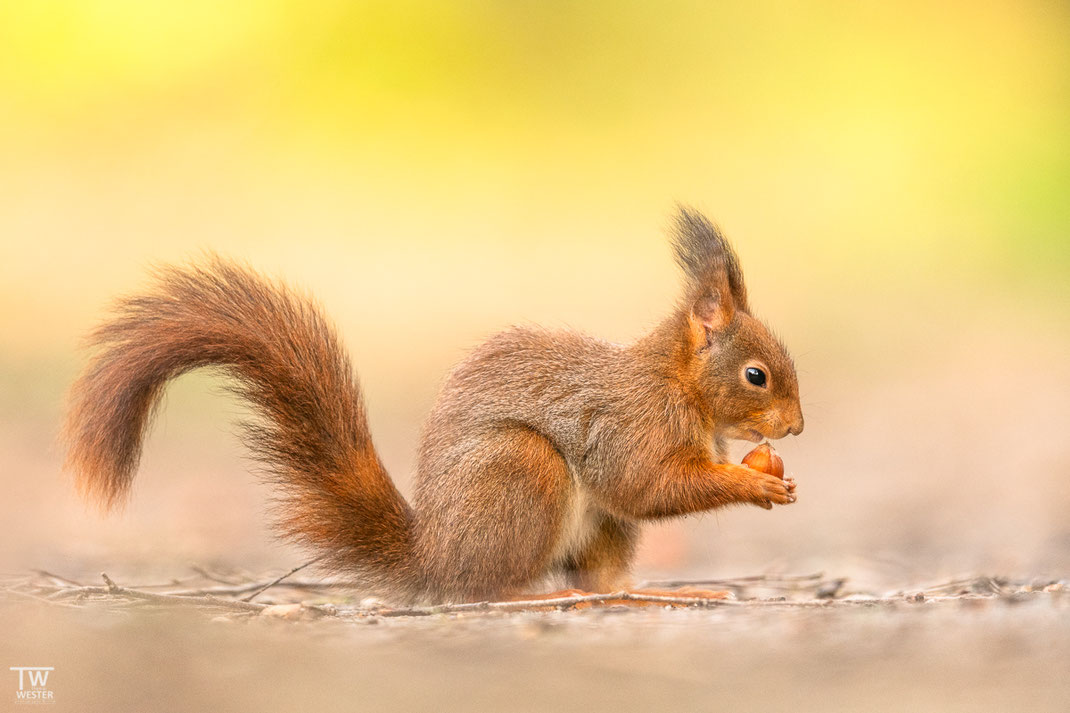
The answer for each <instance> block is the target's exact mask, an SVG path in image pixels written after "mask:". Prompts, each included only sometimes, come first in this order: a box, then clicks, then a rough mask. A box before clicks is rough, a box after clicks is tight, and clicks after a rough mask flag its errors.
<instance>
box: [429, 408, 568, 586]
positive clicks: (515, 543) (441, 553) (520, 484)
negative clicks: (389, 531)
mask: <svg viewBox="0 0 1070 713" xmlns="http://www.w3.org/2000/svg"><path fill="white" fill-rule="evenodd" d="M451 450H452V451H453V455H455V456H457V457H456V458H454V459H445V460H451V461H452V463H451V466H452V467H450V468H449V472H448V482H449V487H448V488H443V489H437V492H436V493H435V495H437V497H432V498H430V499H431V500H433V501H434V502H428V503H427V507H426V508H424V507H422V508H421V512H420V515H421V520H422V522H421V527H420V529H421V534H422V536H421V537H420V540H421V542H420V546H421V549H422V553H423V559H424V561H425V563H426V566H425V571H426V572H427V574H428V577H429V585H430V589H431V590H433V591H435V592H437V593H438V595H439V596H440V597H442V598H444V599H447V600H452V601H481V600H487V599H501V598H503V597H508V596H510V595H513V594H518V593H520V592H523V591H525V590H527V591H530V588H531V587H532V586H533V585H534V584H535V583H536V582H538V581H539V580H540V579H541V578H542V577H544V576H545V575H546V574H547V572H548V570H549V569H550V564H551V561H550V560H551V557H552V550H553V547H554V545H555V543H556V540H557V537H558V535H559V531H560V528H561V521H562V517H563V514H564V511H565V507H566V505H567V498H568V493H569V488H570V487H571V485H570V478H569V473H568V467H567V466H566V464H565V461H564V459H563V458H562V457H561V454H560V453H558V452H557V450H556V449H555V448H554V447H553V446H552V445H551V444H550V442H549V441H547V440H546V438H545V437H543V436H542V435H541V434H539V433H537V432H536V431H534V430H532V429H529V428H526V427H524V426H517V425H509V426H502V427H499V428H496V429H494V430H492V431H490V432H489V433H487V432H484V433H482V434H480V435H479V437H477V438H471V439H464V440H463V441H461V442H458V443H455V444H453V446H452V448H451ZM444 480H445V479H444ZM443 499H445V502H443ZM458 500H459V501H464V502H456V501H458ZM459 513H463V517H459V516H458V514H459Z"/></svg>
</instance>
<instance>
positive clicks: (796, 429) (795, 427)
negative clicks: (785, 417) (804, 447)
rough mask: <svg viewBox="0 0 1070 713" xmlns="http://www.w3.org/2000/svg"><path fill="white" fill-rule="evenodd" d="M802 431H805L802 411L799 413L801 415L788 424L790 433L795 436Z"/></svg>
mask: <svg viewBox="0 0 1070 713" xmlns="http://www.w3.org/2000/svg"><path fill="white" fill-rule="evenodd" d="M802 432H803V416H802V412H800V413H799V417H798V418H796V419H795V421H793V422H792V423H791V424H790V425H789V426H788V433H790V434H791V435H793V436H797V435H799V434H800V433H802Z"/></svg>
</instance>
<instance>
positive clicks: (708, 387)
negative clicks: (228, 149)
mask: <svg viewBox="0 0 1070 713" xmlns="http://www.w3.org/2000/svg"><path fill="white" fill-rule="evenodd" d="M674 248H675V251H676V256H677V260H678V261H679V263H680V264H681V266H682V267H683V269H684V272H685V276H686V283H685V291H684V298H683V300H682V302H681V303H680V305H679V307H677V309H676V310H674V311H673V312H672V313H671V314H670V316H669V317H668V318H667V319H666V320H665V321H664V322H663V323H662V324H661V325H660V326H659V327H658V328H656V329H655V330H654V331H653V332H652V333H651V334H649V335H648V336H647V337H645V338H643V339H641V340H639V341H638V342H636V343H635V344H632V345H630V346H620V345H615V344H610V343H607V342H604V341H601V340H598V339H594V338H592V337H588V336H585V335H582V334H577V333H573V332H551V331H543V330H539V329H519V328H514V329H511V330H507V331H505V332H503V333H501V334H498V335H496V336H494V337H492V338H491V339H489V340H488V341H487V342H486V343H484V344H483V345H482V346H480V347H478V348H477V349H476V350H475V351H474V352H473V353H472V354H471V355H470V356H469V357H468V358H467V359H465V360H464V361H463V362H462V363H461V364H460V365H458V366H457V367H456V369H454V371H453V372H452V373H451V375H450V377H449V379H448V380H447V382H446V385H445V386H444V388H443V389H442V392H441V394H440V396H439V398H438V400H437V402H436V404H435V406H434V408H433V409H432V412H431V414H430V416H429V417H428V420H427V423H426V426H425V429H424V433H423V438H422V443H421V446H420V452H419V459H418V465H417V473H416V490H415V497H414V500H413V505H412V506H410V505H409V504H408V503H406V502H405V500H404V499H403V498H402V497H401V495H400V494H399V493H398V491H397V489H396V488H395V487H394V484H393V482H392V481H391V480H390V478H389V476H388V475H387V473H386V471H385V470H384V468H383V466H382V463H380V461H379V459H378V456H377V455H376V452H375V448H374V446H373V444H372V442H371V437H370V435H369V431H368V424H367V419H366V416H365V413H364V406H363V401H362V397H361V393H360V387H359V385H358V383H357V380H356V377H355V376H354V374H353V372H352V369H351V368H350V365H349V360H348V357H347V356H346V353H345V351H344V350H343V348H342V346H341V345H340V344H339V342H338V339H337V337H336V336H335V333H334V331H333V329H332V328H331V326H330V325H329V324H328V323H327V321H326V320H325V319H324V318H323V316H322V315H321V314H320V312H319V310H318V309H317V308H316V306H315V305H314V304H313V303H312V302H311V301H310V300H309V299H307V298H305V297H303V296H300V295H297V294H295V293H294V292H292V291H290V290H289V289H287V288H286V287H284V286H282V285H279V284H276V283H274V282H271V281H268V280H265V279H264V278H262V277H260V276H259V275H257V274H256V273H254V272H252V271H250V270H247V269H244V268H241V267H238V266H236V265H234V264H232V263H229V262H226V261H223V260H220V259H213V260H211V261H209V262H208V263H207V264H204V265H201V266H194V267H189V268H170V269H167V270H164V271H162V272H161V273H160V274H159V275H158V276H157V284H156V288H155V289H154V290H153V291H151V292H148V293H146V294H143V295H139V296H135V297H130V298H127V299H125V300H123V301H121V302H120V303H119V305H118V309H117V313H116V315H115V316H114V317H113V318H112V319H111V320H110V321H108V322H105V323H104V324H103V326H101V327H100V328H99V329H98V330H97V331H96V332H94V333H93V336H92V342H93V344H94V345H95V346H96V347H97V353H96V354H95V355H94V357H93V359H92V361H91V363H90V365H89V366H88V368H87V370H86V371H85V373H83V374H82V376H81V377H80V378H79V379H78V381H77V382H76V383H75V384H74V387H73V389H72V392H71V405H70V411H69V415H68V419H67V424H66V435H67V440H68V442H69V446H70V449H69V456H68V464H69V467H70V468H71V469H73V470H74V471H75V472H76V473H77V475H78V478H79V479H78V483H79V486H80V488H81V489H82V491H83V492H84V493H85V494H86V495H87V496H89V497H92V498H95V499H96V500H98V501H99V502H101V503H102V504H103V505H104V506H105V507H112V506H114V505H116V504H118V503H120V502H122V501H123V499H124V498H125V497H126V496H128V494H129V490H130V484H131V482H132V480H133V477H134V473H135V471H136V468H137V464H138V459H139V456H140V450H141V443H142V440H143V438H144V435H145V432H146V431H147V429H148V427H149V425H150V422H151V419H152V414H153V410H154V409H155V407H156V405H157V404H158V402H159V399H160V396H161V394H162V391H163V389H164V387H165V385H166V383H167V382H168V381H169V380H170V379H172V378H174V377H176V376H178V375H180V374H182V373H184V372H186V371H189V370H191V369H195V368H199V367H202V366H214V367H220V368H222V369H223V370H225V371H226V373H227V374H228V375H229V376H230V377H232V381H233V384H234V390H235V392H236V393H238V394H239V395H240V396H241V397H243V398H245V399H247V400H248V401H249V402H250V403H251V404H252V405H253V406H254V407H255V408H256V410H257V412H258V414H259V416H260V418H259V420H257V421H256V422H254V423H250V424H247V425H246V426H245V431H244V432H245V436H246V440H247V441H248V443H249V445H250V448H251V450H252V451H253V453H254V454H255V455H256V456H257V457H258V458H259V459H260V460H261V461H262V462H263V463H264V464H265V465H266V466H267V474H268V479H269V480H271V481H272V482H273V483H275V484H276V486H277V492H278V494H279V503H278V508H277V514H278V519H279V523H280V528H281V531H282V533H283V534H284V535H285V536H287V537H289V538H291V539H293V540H294V541H296V542H298V543H301V544H303V545H306V546H308V547H309V548H311V549H312V550H314V551H315V552H317V553H318V554H322V555H323V560H322V562H323V564H325V565H326V566H327V567H328V568H331V569H334V570H345V571H350V572H354V573H355V574H357V575H358V576H360V577H361V578H362V579H363V581H365V582H366V583H367V587H368V590H369V591H374V592H377V593H380V594H383V595H386V596H388V597H392V598H395V599H397V600H435V601H443V600H469V599H475V598H481V597H497V596H505V595H515V594H517V593H520V592H523V591H524V590H525V589H526V588H529V587H531V586H532V585H533V584H534V583H536V582H537V581H538V580H539V579H540V578H542V577H544V576H545V575H547V574H550V573H553V572H561V573H564V574H565V575H566V576H568V577H569V579H570V580H571V582H572V583H573V584H574V585H575V586H580V587H583V588H586V589H592V590H596V591H610V590H613V589H617V588H620V587H621V586H622V584H623V583H624V582H626V580H627V575H628V570H629V568H630V564H631V561H632V558H633V556H634V552H635V545H636V541H637V537H638V531H639V523H640V522H641V521H643V520H648V519H655V518H663V517H672V516H677V515H683V514H686V513H692V512H699V511H703V510H708V509H711V508H715V507H721V506H725V505H730V504H734V503H752V504H756V505H759V506H761V507H767V508H768V507H772V505H773V504H774V503H775V504H787V503H790V502H794V500H795V495H794V489H795V485H794V482H793V481H791V480H790V479H789V480H787V481H782V480H780V479H778V478H775V477H773V476H768V475H766V474H764V473H760V472H758V471H755V470H751V469H750V468H747V467H745V466H742V465H734V464H727V463H724V462H723V461H724V460H725V451H726V449H725V444H726V439H729V438H749V439H755V438H760V437H768V438H779V437H782V436H784V435H786V434H787V433H789V432H791V433H798V432H800V431H801V430H802V412H801V409H800V407H799V399H798V385H797V382H796V378H795V371H794V367H793V365H792V362H791V359H790V358H789V357H788V355H787V352H786V351H785V349H784V348H783V346H782V345H781V344H780V343H779V342H778V341H777V340H776V339H775V338H774V337H773V336H772V335H771V334H770V333H769V331H768V330H767V329H766V328H765V327H764V326H763V325H762V324H761V322H759V321H758V320H756V319H754V318H753V317H751V316H750V313H749V307H748V304H747V296H746V290H745V287H744V283H743V275H742V272H741V270H740V267H739V262H738V260H737V258H736V256H735V254H734V253H733V252H732V250H731V247H730V246H729V245H728V243H727V241H726V240H725V239H724V238H723V237H722V236H721V234H720V233H719V232H718V231H717V229H716V228H715V227H714V226H713V225H712V224H711V223H709V221H707V220H706V219H705V218H704V217H702V216H701V215H699V214H698V213H695V212H693V211H690V210H688V209H681V210H680V212H679V213H678V216H677V219H676V230H675V234H674ZM752 363H754V364H761V367H762V368H763V369H764V370H766V371H767V372H768V377H769V382H768V385H767V387H765V388H759V387H757V386H755V385H753V384H750V383H747V382H746V381H745V380H744V378H743V376H742V374H743V371H742V370H743V369H744V368H745V366H746V365H747V364H752Z"/></svg>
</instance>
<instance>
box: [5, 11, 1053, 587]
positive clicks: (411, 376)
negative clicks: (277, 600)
mask: <svg viewBox="0 0 1070 713" xmlns="http://www.w3.org/2000/svg"><path fill="white" fill-rule="evenodd" d="M0 127H2V131H0V426H2V430H0V468H2V473H0V487H2V488H3V490H4V493H5V497H2V498H0V523H3V524H0V528H3V530H2V531H0V532H2V534H3V535H4V536H3V537H2V538H0V540H2V542H0V568H2V569H5V570H9V571H10V570H18V569H20V568H25V567H31V566H47V567H51V568H54V569H58V570H65V571H71V570H75V571H77V570H81V569H86V570H88V571H95V570H99V569H100V568H107V567H111V569H109V571H117V570H121V568H122V567H129V568H131V569H137V568H139V567H140V568H152V567H155V568H158V569H159V570H161V571H164V572H168V573H174V572H175V570H176V569H179V568H181V567H182V566H184V563H185V562H186V561H188V560H190V559H198V560H211V561H215V562H229V563H232V564H240V565H242V566H246V567H249V568H251V569H257V568H263V567H276V566H285V565H289V564H293V563H296V562H299V561H301V557H302V555H301V554H300V553H297V552H294V551H291V550H289V549H288V548H286V547H284V546H280V545H276V544H274V543H273V542H272V540H271V538H270V535H269V529H268V527H267V525H266V523H265V520H264V517H263V512H262V511H263V509H264V505H265V503H266V502H267V492H266V489H265V488H262V487H260V486H259V485H258V484H256V483H255V481H254V479H253V478H252V476H250V475H248V474H247V468H246V463H245V462H244V461H243V457H242V454H241V451H240V449H239V448H238V446H237V444H236V442H235V440H234V439H233V438H232V437H231V435H230V424H231V423H232V421H233V418H234V416H235V415H236V414H239V413H240V412H241V408H240V407H239V406H238V405H237V404H235V403H234V402H233V401H231V400H229V399H228V398H226V397H224V396H221V395H220V394H219V393H218V391H219V389H218V386H219V383H218V381H215V380H213V379H212V378H210V377H208V376H205V375H196V376H190V377H185V378H183V379H182V380H181V381H180V382H179V383H178V384H176V385H175V387H174V388H173V389H172V391H171V393H170V396H169V399H168V403H167V408H166V409H165V410H164V412H163V414H162V416H161V419H160V422H159V424H158V428H157V429H156V431H155V432H154V433H153V436H152V438H151V439H150V442H149V444H148V447H147V450H146V455H145V461H144V467H143V469H142V478H141V481H140V482H139V485H138V493H137V497H136V498H135V501H134V502H133V503H132V504H131V506H130V507H129V508H128V509H127V511H126V512H125V513H124V516H123V517H121V518H112V519H108V520H102V519H101V518H99V517H98V516H97V515H96V514H95V513H93V512H90V511H87V510H86V509H85V508H84V507H83V506H82V505H81V504H80V503H78V502H77V500H76V499H75V498H74V497H73V495H72V494H71V492H70V488H69V487H68V484H67V483H66V482H64V480H63V479H62V478H61V476H60V463H61V460H62V453H61V449H60V448H59V447H58V446H57V445H56V441H55V438H56V430H57V424H58V422H59V419H60V415H61V413H62V399H63V392H64V389H65V388H66V386H67V384H68V383H69V381H70V380H71V378H73V376H74V374H75V373H76V371H77V369H78V367H79V365H80V363H81V358H82V355H81V354H80V353H79V352H78V344H79V339H80V337H81V335H82V334H84V333H85V332H86V331H87V330H88V329H89V328H90V327H91V326H92V325H93V323H94V322H95V321H96V320H98V319H100V318H101V317H102V316H103V314H104V313H105V308H106V305H107V303H108V301H109V300H110V299H112V298H113V297H114V296H115V295H117V294H120V293H124V292H129V291H131V290H134V289H136V288H137V287H138V286H139V285H142V284H144V279H145V268H146V267H147V266H148V265H150V264H152V263H159V262H169V261H175V260H184V259H188V258H190V257H196V256H197V255H198V254H200V253H201V251H203V250H205V249H208V250H214V251H217V252H220V253H222V254H224V255H229V256H233V257H236V258H240V259H242V260H245V261H247V262H248V263H249V264H251V265H253V266H255V267H257V268H259V269H262V270H264V271H265V272H268V273H271V274H275V275H278V276H281V277H285V278H286V279H288V280H290V281H292V282H294V283H296V284H298V285H301V286H302V287H304V288H307V289H308V290H310V291H312V292H314V293H315V294H316V295H317V296H318V297H319V298H320V299H321V301H322V303H323V305H324V307H325V309H326V311H327V312H328V313H329V314H330V315H331V316H332V317H333V318H334V319H335V321H336V323H337V324H338V327H339V330H340V331H341V333H342V335H343V337H344V339H345V340H346V342H347V343H348V344H349V345H350V348H351V350H352V352H353V357H354V362H355V364H356V367H357V369H358V372H359V373H360V375H361V377H362V379H363V382H364V384H365V387H366V391H367V399H368V403H369V410H370V413H371V418H372V426H373V430H374V433H375V437H376V440H377V443H378V444H379V447H380V449H381V451H382V453H383V457H384V460H385V461H386V463H387V465H388V466H389V467H390V469H391V471H392V472H393V473H394V474H395V477H396V479H397V480H398V481H399V483H400V484H401V486H402V489H403V491H405V492H409V489H410V480H409V478H410V472H411V467H412V463H413V455H414V451H415V446H416V441H417V437H418V432H419V428H420V421H421V419H422V417H423V415H424V414H425V413H426V411H427V409H428V407H429V406H430V403H431V400H432V398H433V396H434V394H435V392H436V389H437V387H438V385H439V384H440V383H441V381H442V379H443V377H444V375H445V374H446V372H447V371H448V369H449V367H450V365H451V364H453V363H455V362H456V361H457V360H458V359H459V358H461V356H462V355H463V354H464V353H465V350H466V349H468V348H470V347H471V346H473V345H474V344H476V343H478V342H479V341H480V340H481V339H483V338H485V337H486V336H488V335H489V334H491V333H493V332H494V331H495V330H498V329H500V328H503V327H505V326H507V325H508V324H511V323H517V322H539V323H544V324H548V325H552V326H571V327H575V328H580V329H585V330H589V331H592V332H594V333H597V334H598V335H600V336H604V337H607V338H610V339H614V340H619V341H626V340H629V339H633V338H635V337H637V336H638V335H640V334H642V333H643V332H644V331H645V330H646V329H649V328H650V327H651V326H652V325H654V324H655V323H656V322H657V320H658V319H659V318H660V317H661V316H662V315H664V314H665V313H666V311H667V310H668V309H669V307H670V305H671V303H672V301H673V300H674V299H675V297H676V290H677V276H676V273H675V269H674V267H673V265H672V262H671V259H670V257H669V253H668V250H667V248H666V245H665V240H664V237H663V232H664V228H665V225H666V223H667V219H668V216H669V214H670V211H671V210H672V206H673V204H674V202H675V201H677V200H680V201H684V202H689V203H693V204H695V205H697V206H698V207H700V208H703V209H705V210H706V211H707V212H708V213H709V214H710V215H711V217H713V218H714V219H716V220H717V221H718V222H719V223H720V224H721V225H722V226H723V227H724V229H725V230H726V231H727V232H728V234H729V235H730V236H732V237H733V239H734V241H735V242H736V244H737V246H738V250H739V253H740V255H741V257H742V260H743V263H744V267H745V269H746V272H747V275H748V281H749V286H750V289H751V293H752V302H753V303H754V305H755V306H756V308H757V309H758V310H759V311H760V312H761V313H762V314H763V315H764V316H765V317H767V318H768V320H769V322H770V323H771V324H772V325H773V326H774V327H775V328H776V330H777V331H778V332H779V333H781V334H782V335H783V337H784V338H785V340H786V341H787V343H788V344H789V346H791V347H792V349H793V351H794V352H795V355H796V361H797V363H798V366H799V370H800V378H801V383H802V389H803V402H804V409H805V411H806V415H807V432H806V433H805V434H803V436H802V437H801V438H799V439H792V440H791V441H790V442H786V443H785V444H784V446H783V448H782V452H783V453H784V455H785V457H786V459H787V460H788V467H789V470H792V471H794V473H795V476H796V479H797V480H798V481H799V492H800V500H799V503H798V504H797V505H795V506H793V507H792V508H788V509H778V510H776V511H774V512H772V513H766V512H764V511H758V510H757V509H748V510H734V511H729V512H725V513H720V514H717V515H711V516H706V517H702V518H691V519H688V520H686V521H681V522H675V523H669V524H665V525H657V526H652V527H651V528H650V532H649V535H648V537H647V539H646V542H645V545H644V550H643V558H642V560H641V563H640V569H641V573H660V572H672V573H678V574H682V573H683V572H685V571H694V572H700V573H706V574H716V573H725V574H740V573H744V571H746V572H750V571H759V570H765V569H789V570H801V569H807V568H816V569H824V570H827V571H828V570H830V571H835V572H842V573H849V574H850V575H851V576H854V577H857V578H859V579H860V580H865V579H866V578H870V579H873V580H879V581H888V582H901V583H905V582H906V581H907V580H912V579H927V578H939V577H940V576H944V575H949V574H953V573H957V572H962V571H975V570H978V569H981V570H985V571H989V572H1001V573H1006V574H1016V573H1039V572H1053V571H1054V572H1056V573H1058V572H1059V571H1061V572H1063V573H1064V574H1065V572H1066V571H1067V569H1070V525H1068V524H1067V518H1066V513H1067V511H1068V507H1070V447H1068V445H1067V436H1066V434H1067V433H1068V432H1070V415H1068V413H1067V410H1068V406H1067V404H1068V403H1070V399H1068V398H1067V397H1068V396H1070V365H1068V360H1067V358H1066V355H1067V353H1068V347H1070V291H1068V289H1067V282H1068V280H1067V272H1068V268H1070V200H1068V189H1070V8H1068V6H1067V5H1066V3H1064V2H990V3H966V2H951V3H932V2H924V3H922V2H903V3H849V4H841V3H832V2H810V3H770V4H759V3H749V2H727V3H703V2H662V3H635V2H612V3H611V2H588V3H582V4H581V3H565V2H539V3H535V2H516V3H507V2H473V3H463V4H462V3H443V2H428V1H425V0H418V1H416V2H412V1H406V0H403V1H401V2H397V1H395V2H389V3H387V2H372V3H367V2H330V1H318V2H307V1H306V2H301V3H296V2H279V1H269V0H266V1H263V2H258V3H219V2H214V1H213V2H208V1H206V0H189V1H187V2H183V3H166V2H161V3H146V2H135V1H134V0H113V1H105V0H101V1H100V2H73V1H66V2H64V1H58V0H41V1H39V2H32V3H31V2H21V3H20V2H3V3H0ZM741 452H742V450H741V451H740V453H741Z"/></svg>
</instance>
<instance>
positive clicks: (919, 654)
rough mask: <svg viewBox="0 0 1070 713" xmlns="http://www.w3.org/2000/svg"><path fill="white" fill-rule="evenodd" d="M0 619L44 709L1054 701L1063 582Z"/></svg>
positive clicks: (1067, 604)
mask: <svg viewBox="0 0 1070 713" xmlns="http://www.w3.org/2000/svg"><path fill="white" fill-rule="evenodd" d="M0 627H2V630H3V631H4V632H5V636H4V637H3V639H2V640H0V661H4V662H12V663H13V664H17V665H49V666H53V667H54V669H55V670H54V671H53V672H52V673H51V677H50V679H49V688H50V690H52V691H53V694H54V696H55V700H56V706H55V710H72V711H73V710H77V711H150V710H151V711H202V710H226V711H236V712H242V711H275V710H278V711H285V710H317V711H335V710H337V711H342V710H346V711H351V710H375V711H413V710H436V711H452V710H516V711H546V710H565V709H568V710H613V711H631V710H636V711H640V710H709V709H723V710H735V711H751V710H753V711H784V710H793V711H831V710H845V711H906V710H909V711H941V712H945V713H946V712H953V711H1007V710H1031V711H1052V712H1056V711H1066V710H1068V709H1070V676H1067V675H1066V671H1067V669H1066V662H1067V661H1068V660H1070V594H1066V593H1061V594H1059V593H1055V594H1036V595H1031V596H1027V597H1019V598H990V599H971V600H962V601H933V600H928V601H924V602H910V601H906V600H903V601H901V602H900V603H897V604H894V605H874V604H865V603H855V604H850V605H839V606H833V607H831V608H820V609H808V608H804V609H795V608H779V607H766V608H749V607H738V606H737V607H732V608H715V609H711V610H694V609H672V610H667V609H660V608H654V609H623V608H611V609H604V610H586V611H553V612H519V613H485V614H443V615H436V616H425V617H406V618H388V617H375V616H371V617H364V618H358V619H345V620H342V619H338V618H319V619H314V620H301V621H283V620H272V619H268V618H267V617H265V616H256V617H251V618H248V619H241V620H240V621H235V620H232V619H227V620H223V619H221V618H219V617H217V616H214V615H213V614H212V613H204V612H202V611H200V610H197V611H185V610H180V611H175V610H171V609H168V610H163V611H155V612H144V611H134V612H130V611H128V612H116V611H114V610H111V609H104V608H103V607H100V606H89V607H87V608H84V609H83V608H65V607H56V606H54V605H47V604H37V603H32V602H30V603H22V602H17V603H16V602H14V601H5V602H3V603H2V604H0ZM15 687H16V682H15V674H14V673H11V674H10V675H9V676H8V677H7V683H6V685H5V686H4V687H3V688H4V690H0V709H3V710H7V709H8V706H10V708H11V709H16V708H18V709H24V708H25V707H24V706H16V705H15V704H14V703H13V695H14V689H15Z"/></svg>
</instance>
